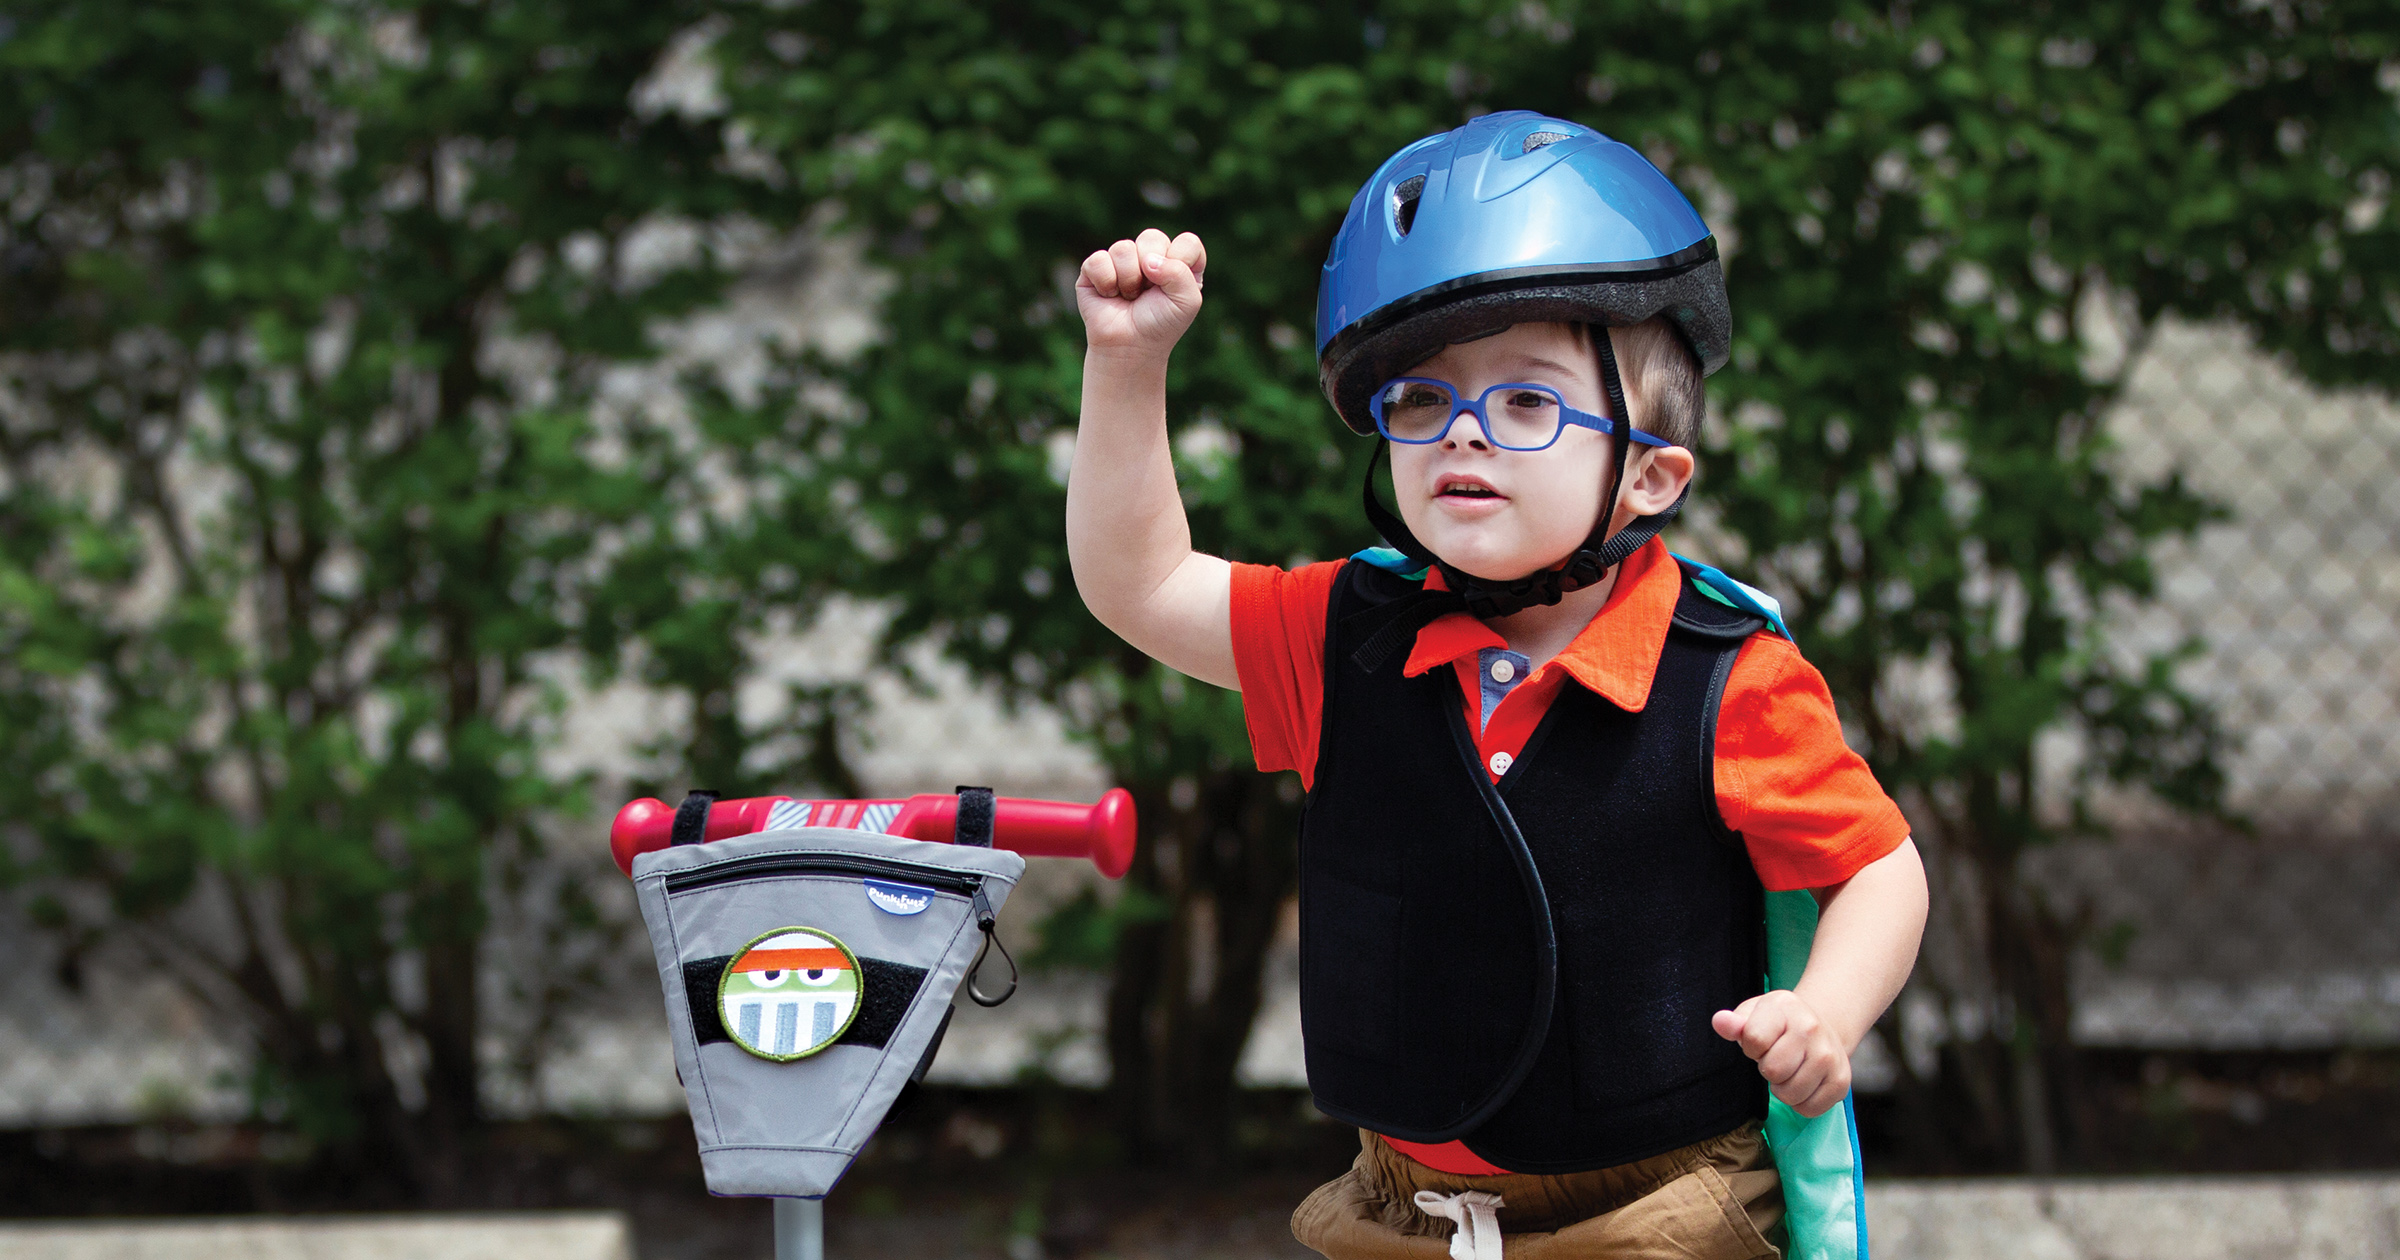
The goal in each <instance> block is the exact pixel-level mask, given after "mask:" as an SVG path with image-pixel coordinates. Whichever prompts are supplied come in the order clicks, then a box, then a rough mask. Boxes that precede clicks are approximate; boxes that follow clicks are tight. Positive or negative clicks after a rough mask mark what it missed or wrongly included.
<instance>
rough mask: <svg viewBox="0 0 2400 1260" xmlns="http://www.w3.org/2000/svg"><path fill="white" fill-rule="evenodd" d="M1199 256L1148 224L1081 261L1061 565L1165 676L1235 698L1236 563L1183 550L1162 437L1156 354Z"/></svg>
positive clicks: (1186, 297)
mask: <svg viewBox="0 0 2400 1260" xmlns="http://www.w3.org/2000/svg"><path fill="white" fill-rule="evenodd" d="M1207 268H1208V252H1207V250H1206V249H1205V248H1203V247H1202V246H1201V244H1200V238H1199V237H1197V236H1194V235H1193V234H1191V233H1189V232H1186V233H1184V234H1183V235H1181V236H1179V237H1176V238H1175V239H1174V240H1172V241H1169V240H1168V239H1167V236H1166V233H1164V232H1160V231H1158V230H1157V229H1155V228H1153V229H1150V230H1147V231H1144V232H1143V233H1142V234H1141V235H1140V236H1138V237H1136V238H1134V239H1133V240H1130V241H1118V242H1117V243H1116V244H1115V245H1112V246H1110V247H1109V248H1107V249H1105V250H1100V251H1097V252H1095V253H1093V254H1092V256H1091V257H1089V258H1086V259H1085V260H1084V261H1083V273H1082V275H1080V276H1079V277H1077V279H1076V282H1075V301H1076V305H1077V307H1078V308H1079V309H1080V310H1081V311H1082V313H1083V326H1084V336H1085V341H1086V346H1087V349H1086V350H1085V351H1084V356H1083V414H1082V417H1081V419H1080V420H1079V421H1078V423H1077V426H1076V434H1075V462H1074V467H1073V469H1072V470H1071V471H1070V472H1069V473H1068V476H1067V560H1068V563H1069V564H1070V565H1071V566H1072V567H1073V568H1074V570H1075V588H1076V590H1077V591H1079V592H1081V593H1082V595H1083V602H1084V605H1085V606H1086V607H1088V608H1090V609H1091V610H1092V615H1093V616H1095V617H1098V618H1099V619H1100V622H1101V624H1102V625H1105V626H1107V627H1108V628H1109V629H1111V630H1114V631H1116V632H1117V634H1118V635H1119V636H1121V637H1122V638H1123V639H1124V640H1125V641H1126V642H1127V643H1130V644H1132V645H1133V646H1134V647H1136V648H1138V649H1140V650H1141V651H1142V652H1144V653H1146V654H1147V655H1149V656H1150V657H1151V658H1153V659H1155V660H1157V661H1158V662H1159V663H1160V664H1163V665H1165V666H1167V667H1168V668H1170V669H1174V670H1177V671H1180V672H1182V673H1184V674H1188V675H1190V676H1191V677H1194V678H1197V679H1200V680H1201V681H1203V682H1211V683H1215V684H1217V685H1218V686H1220V687H1229V688H1234V689H1237V690H1238V689H1239V688H1240V686H1241V682H1240V678H1239V676H1238V675H1237V674H1236V673H1235V671H1234V663H1233V631H1232V622H1231V611H1232V574H1233V567H1232V566H1231V565H1229V564H1227V563H1226V562H1225V561H1223V560H1220V559H1218V558H1217V557H1215V556H1208V555H1202V554H1200V553H1199V552H1196V551H1193V550H1192V531H1191V527H1190V525H1189V524H1188V523H1187V522H1186V521H1185V520H1184V515H1183V497H1182V496H1181V495H1180V494H1179V493H1178V492H1177V491H1176V488H1175V458H1174V453H1173V451H1172V450H1171V449H1170V447H1169V445H1168V442H1167V357H1168V355H1169V354H1170V353H1171V352H1172V351H1173V350H1174V348H1175V343H1176V341H1177V340H1178V339H1180V338H1181V337H1182V336H1183V332H1184V330H1185V329H1186V328H1189V327H1190V326H1191V323H1192V317H1193V316H1194V315H1197V314H1199V312H1200V279H1201V276H1202V275H1203V274H1204V273H1205V272H1206V270H1207Z"/></svg>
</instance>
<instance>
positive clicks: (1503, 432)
mask: <svg viewBox="0 0 2400 1260" xmlns="http://www.w3.org/2000/svg"><path fill="white" fill-rule="evenodd" d="M1379 401H1381V403H1382V404H1383V408H1382V409H1383V431H1384V433H1385V435H1386V436H1388V437H1390V438H1391V439H1392V440H1393V441H1395V442H1432V441H1435V440H1437V439H1439V438H1440V437H1441V436H1442V433H1443V431H1444V430H1445V429H1447V428H1448V427H1449V424H1450V418H1451V416H1453V415H1455V414H1457V413H1458V411H1459V406H1458V399H1457V396H1456V394H1454V393H1453V392H1452V391H1451V389H1450V388H1449V387H1448V386H1445V385H1442V384H1439V383H1437V382H1433V381H1394V382H1392V383H1391V384H1390V385H1389V386H1387V387H1385V389H1384V392H1383V394H1382V397H1381V399H1380V400H1379ZM1483 414H1484V428H1485V431H1486V433H1487V434H1488V435H1489V436H1490V438H1491V440H1492V443H1493V444H1494V445H1496V446H1501V447H1506V448H1510V449H1515V450H1537V449H1539V448H1541V447H1544V446H1548V445H1549V444H1550V443H1551V442H1552V441H1554V440H1556V439H1557V437H1558V431H1559V427H1560V426H1561V425H1562V424H1564V423H1565V421H1566V416H1565V414H1564V412H1563V411H1562V409H1561V405H1560V402H1559V397H1558V395H1556V394H1554V393H1552V392H1550V391H1549V390H1546V389H1540V388H1536V387H1533V386H1528V385H1509V386H1503V387H1501V388H1499V389H1496V390H1493V391H1491V392H1490V393H1488V394H1486V395H1485V396H1484V399H1483Z"/></svg>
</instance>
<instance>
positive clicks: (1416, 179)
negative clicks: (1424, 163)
mask: <svg viewBox="0 0 2400 1260" xmlns="http://www.w3.org/2000/svg"><path fill="white" fill-rule="evenodd" d="M1424 195H1425V177H1424V176H1422V175H1411V176H1409V177H1408V178H1407V179H1404V180H1401V181H1400V182H1399V183H1397V184H1394V185H1392V227H1393V228H1395V229H1397V230H1398V231H1399V233H1400V235H1402V236H1406V235H1408V230H1409V229H1410V228H1413V227H1415V226H1416V225H1417V201H1418V199H1419V198H1421V197H1423V196H1424Z"/></svg>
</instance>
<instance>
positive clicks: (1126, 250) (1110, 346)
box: [1075, 228, 1208, 358]
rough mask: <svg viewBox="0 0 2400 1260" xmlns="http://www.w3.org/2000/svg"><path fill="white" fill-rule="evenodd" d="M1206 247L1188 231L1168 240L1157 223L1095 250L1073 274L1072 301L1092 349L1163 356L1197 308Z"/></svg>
mask: <svg viewBox="0 0 2400 1260" xmlns="http://www.w3.org/2000/svg"><path fill="white" fill-rule="evenodd" d="M1207 271H1208V249H1207V247H1205V246H1203V245H1202V244H1201V243H1200V238H1199V237H1198V236H1196V235H1194V234H1192V233H1190V232H1186V233H1184V234H1183V235H1181V236H1178V237H1176V238H1175V239H1174V240H1172V241H1170V240H1168V239H1167V234H1166V233H1164V232H1161V231H1159V230H1158V229H1157V228H1146V229H1144V230H1143V232H1142V234H1141V235H1140V236H1137V237H1134V238H1133V239H1132V240H1129V241H1118V242H1117V243H1116V244H1114V245H1111V246H1109V247H1108V248H1107V249H1101V250H1094V251H1092V256H1091V257H1089V258H1086V259H1084V260H1083V272H1082V274H1081V275H1078V276H1077V277H1076V278H1075V305H1076V307H1077V308H1078V309H1080V310H1081V311H1082V312H1083V333H1084V337H1085V340H1086V341H1087V342H1088V343H1089V344H1090V346H1091V348H1092V349H1094V350H1115V351H1125V350H1130V351H1134V352H1137V353H1150V354H1156V355H1158V356H1160V357H1162V358H1163V357H1165V355H1166V354H1167V352H1168V351H1170V350H1173V349H1174V348H1175V343H1176V342H1177V341H1178V340H1180V339H1181V338H1182V337H1183V331H1184V329H1186V328H1189V327H1191V326H1192V317H1193V316H1195V315H1198V314H1199V313H1200V280H1201V277H1202V276H1203V275H1205V274H1206V273H1207Z"/></svg>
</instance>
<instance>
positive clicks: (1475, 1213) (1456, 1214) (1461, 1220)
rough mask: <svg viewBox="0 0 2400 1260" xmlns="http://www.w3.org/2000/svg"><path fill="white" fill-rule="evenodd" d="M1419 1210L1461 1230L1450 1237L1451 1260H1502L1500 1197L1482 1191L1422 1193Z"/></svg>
mask: <svg viewBox="0 0 2400 1260" xmlns="http://www.w3.org/2000/svg"><path fill="white" fill-rule="evenodd" d="M1416 1204H1417V1210H1418V1211H1420V1212H1423V1213H1424V1214H1425V1215H1427V1216H1439V1217H1443V1218H1446V1219H1448V1220H1449V1221H1450V1222H1451V1223H1452V1224H1454V1225H1456V1226H1458V1232H1457V1233H1454V1234H1452V1235H1450V1260H1500V1208H1501V1202H1500V1196H1499V1195H1496V1194H1487V1193H1485V1192H1484V1191H1481V1190H1468V1191H1464V1192H1462V1193H1459V1194H1441V1193H1438V1192H1436V1191H1432V1190H1419V1191H1417V1197H1416Z"/></svg>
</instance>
